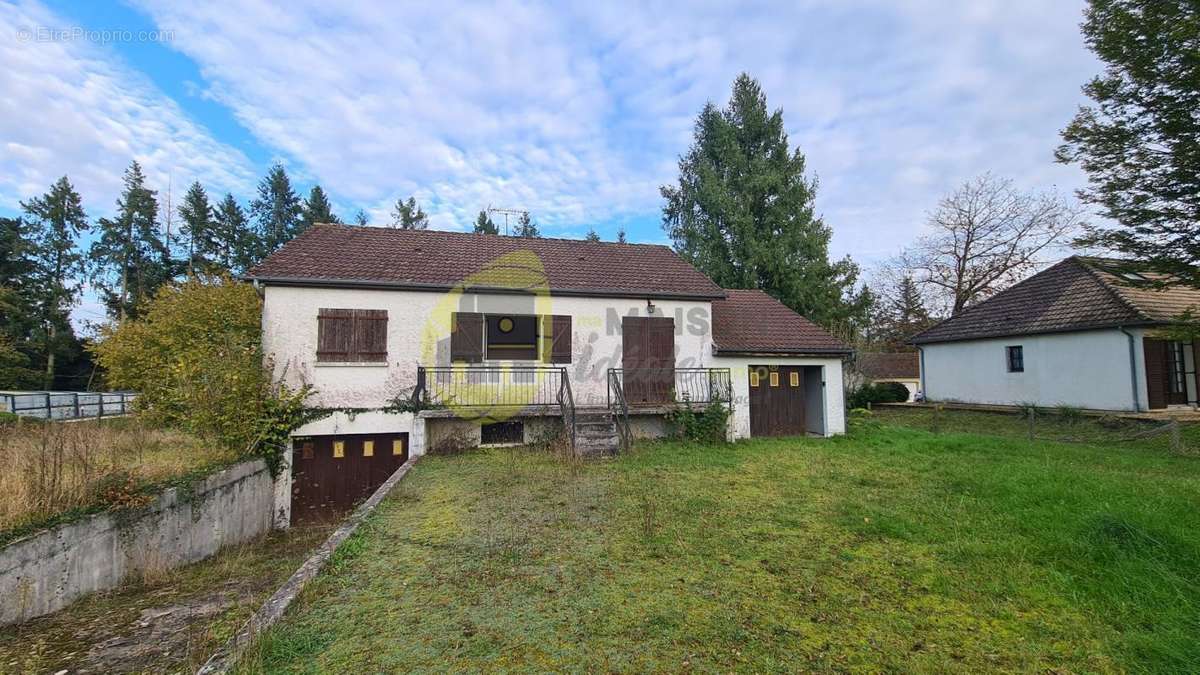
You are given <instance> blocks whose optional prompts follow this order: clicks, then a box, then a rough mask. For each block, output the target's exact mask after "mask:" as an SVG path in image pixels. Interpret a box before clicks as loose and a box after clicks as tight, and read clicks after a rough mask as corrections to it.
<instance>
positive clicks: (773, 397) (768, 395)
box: [749, 366, 805, 436]
mask: <svg viewBox="0 0 1200 675" xmlns="http://www.w3.org/2000/svg"><path fill="white" fill-rule="evenodd" d="M749 377H750V435H751V436H796V435H803V434H804V433H805V428H804V370H803V367H802V366H750V372H749Z"/></svg>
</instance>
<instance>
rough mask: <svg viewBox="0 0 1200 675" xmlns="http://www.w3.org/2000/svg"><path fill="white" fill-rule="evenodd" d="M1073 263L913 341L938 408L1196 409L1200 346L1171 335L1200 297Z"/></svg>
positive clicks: (1078, 260)
mask: <svg viewBox="0 0 1200 675" xmlns="http://www.w3.org/2000/svg"><path fill="white" fill-rule="evenodd" d="M1118 265H1119V264H1118V263H1117V262H1116V261H1113V260H1106V259H1101V258H1085V257H1078V256H1074V257H1070V258H1067V259H1066V260H1063V261H1062V262H1060V263H1058V264H1057V265H1054V266H1053V267H1050V268H1048V269H1046V270H1044V271H1042V272H1041V273H1039V274H1035V275H1034V276H1032V277H1029V278H1028V279H1026V280H1024V281H1022V282H1020V283H1018V284H1016V285H1015V286H1013V287H1011V288H1009V289H1007V290H1004V291H1002V292H1000V293H997V294H996V295H995V296H993V297H991V298H988V299H987V300H984V301H983V302H980V303H979V304H977V305H974V306H972V307H969V308H967V309H966V310H964V311H963V312H962V313H960V314H959V315H958V316H956V317H953V318H951V319H948V320H947V321H944V322H942V323H940V324H938V325H937V326H934V327H933V328H930V329H929V330H927V331H925V332H923V333H920V334H918V335H916V336H914V337H913V338H912V340H911V342H912V343H913V344H915V345H917V347H918V349H919V350H920V353H921V377H922V382H921V388H922V390H923V391H924V392H925V396H926V398H928V399H929V400H930V401H961V402H969V403H994V404H1018V403H1034V404H1037V405H1044V406H1053V405H1070V406H1075V407H1080V408H1090V409H1096V410H1128V411H1144V410H1157V409H1164V408H1168V407H1172V406H1196V402H1197V387H1198V382H1197V376H1196V364H1197V362H1198V361H1200V344H1198V343H1193V342H1191V341H1186V340H1184V341H1181V340H1172V339H1169V338H1168V337H1167V336H1166V335H1165V334H1164V333H1163V329H1165V328H1169V327H1170V326H1171V325H1173V324H1176V323H1178V319H1179V317H1180V316H1181V315H1182V314H1184V312H1185V311H1187V310H1189V309H1190V310H1192V311H1193V312H1196V311H1197V310H1200V290H1197V289H1194V288H1188V287H1181V286H1171V287H1168V288H1166V289H1164V290H1156V289H1154V288H1152V287H1151V286H1150V284H1151V283H1152V282H1154V281H1156V280H1161V276H1160V275H1155V274H1154V273H1152V272H1149V271H1143V272H1129V271H1125V269H1124V267H1121V266H1118Z"/></svg>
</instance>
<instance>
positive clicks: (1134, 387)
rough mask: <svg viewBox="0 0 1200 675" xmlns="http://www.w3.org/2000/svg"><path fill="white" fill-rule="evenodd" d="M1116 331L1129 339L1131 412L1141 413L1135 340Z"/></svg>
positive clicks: (1122, 327) (1118, 328)
mask: <svg viewBox="0 0 1200 675" xmlns="http://www.w3.org/2000/svg"><path fill="white" fill-rule="evenodd" d="M1117 330H1119V331H1121V332H1122V333H1124V334H1125V337H1127V338H1129V387H1130V392H1131V393H1132V394H1133V411H1134V412H1142V405H1141V403H1140V402H1139V400H1138V398H1139V397H1138V378H1137V349H1136V347H1135V344H1136V342H1137V338H1136V337H1135V336H1134V334H1133V333H1130V332H1129V331H1128V330H1125V327H1124V326H1117ZM922 365H924V364H922ZM924 375H925V373H924V371H922V373H921V376H922V377H924ZM922 384H924V382H922Z"/></svg>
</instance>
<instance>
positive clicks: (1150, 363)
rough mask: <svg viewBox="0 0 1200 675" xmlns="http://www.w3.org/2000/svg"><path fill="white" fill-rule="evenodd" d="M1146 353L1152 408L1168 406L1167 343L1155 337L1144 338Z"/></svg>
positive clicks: (1148, 398)
mask: <svg viewBox="0 0 1200 675" xmlns="http://www.w3.org/2000/svg"><path fill="white" fill-rule="evenodd" d="M1142 351H1143V352H1144V353H1145V355H1146V399H1147V400H1148V401H1149V404H1150V408H1151V409H1155V408H1165V407H1167V343H1166V342H1163V341H1162V340H1156V339H1154V338H1142Z"/></svg>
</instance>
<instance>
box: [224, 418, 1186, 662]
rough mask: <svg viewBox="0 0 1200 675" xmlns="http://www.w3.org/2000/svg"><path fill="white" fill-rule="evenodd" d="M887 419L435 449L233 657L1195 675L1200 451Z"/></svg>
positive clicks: (312, 660) (276, 660)
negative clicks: (582, 451)
mask: <svg viewBox="0 0 1200 675" xmlns="http://www.w3.org/2000/svg"><path fill="white" fill-rule="evenodd" d="M881 418H882V420H884V421H881ZM886 418H887V415H886V414H883V415H880V414H878V413H877V414H876V415H875V416H872V418H871V421H870V422H869V423H866V424H856V425H855V426H854V427H852V432H851V435H850V436H847V437H844V438H837V439H831V440H822V439H774V440H755V441H749V442H741V443H737V444H733V445H725V444H721V445H711V446H706V445H695V444H687V443H677V442H673V443H648V444H643V445H640V446H639V447H638V448H636V449H635V450H634V451H633V452H632V453H629V454H625V455H623V456H621V457H619V458H617V459H615V460H613V461H605V462H594V463H587V464H583V465H574V466H572V465H569V464H567V463H564V462H562V461H559V460H557V459H556V458H555V457H553V456H551V455H549V454H546V453H535V452H513V451H511V450H505V451H484V452H478V453H469V454H464V455H460V456H453V457H429V458H425V459H423V460H422V462H421V463H419V464H418V465H417V466H416V467H414V469H413V471H412V473H411V474H410V475H409V476H408V477H407V478H406V479H405V483H404V485H403V489H402V490H401V491H399V492H397V493H395V494H394V495H393V496H392V497H391V498H389V499H388V500H387V501H385V502H384V503H383V504H382V505H381V506H380V509H379V510H378V511H377V512H376V513H375V514H374V515H373V516H372V517H371V518H370V519H369V520H368V522H367V528H366V529H365V530H363V532H362V533H361V536H359V537H356V538H355V540H354V545H353V547H352V549H351V550H350V551H348V552H347V554H346V555H345V557H341V556H339V558H340V559H339V564H337V565H335V566H332V567H331V568H329V569H328V570H327V572H326V573H324V574H322V575H321V576H320V577H319V578H318V579H317V580H316V581H315V582H314V584H313V585H312V586H310V588H309V589H308V590H307V591H306V592H305V593H304V594H303V595H302V597H301V599H300V601H299V602H298V604H297V606H295V607H294V608H293V611H292V612H291V613H290V614H289V616H288V617H287V618H285V620H284V621H283V622H282V623H281V624H280V625H279V626H277V627H276V628H275V629H273V630H271V631H269V632H268V634H267V635H266V636H265V637H264V638H263V639H261V640H260V641H259V642H258V644H257V645H256V646H255V648H254V649H253V650H251V652H250V655H249V656H248V658H247V659H246V660H245V661H244V662H243V663H242V664H241V666H240V668H241V670H242V671H243V672H313V671H328V672H386V671H395V670H407V671H413V670H418V671H419V670H425V671H439V672H443V671H478V670H489V671H495V670H522V671H558V670H568V671H614V670H620V671H679V670H689V669H694V670H703V671H729V670H736V671H753V672H758V671H773V672H784V671H788V672H794V671H797V670H822V671H831V670H832V671H846V670H853V671H864V670H865V671H926V672H928V671H947V670H950V671H964V672H971V671H981V670H987V671H994V670H1008V671H1023V672H1029V671H1053V672H1071V671H1088V672H1121V671H1126V670H1139V671H1158V672H1196V671H1197V670H1200V644H1198V643H1197V641H1196V640H1195V639H1194V638H1195V635H1197V634H1200V622H1198V619H1197V617H1198V616H1200V586H1198V584H1197V581H1198V578H1197V576H1198V574H1200V573H1198V572H1197V570H1200V509H1198V508H1197V506H1198V500H1197V495H1198V494H1200V466H1198V465H1197V460H1196V459H1193V458H1189V457H1180V456H1173V455H1169V454H1166V453H1155V452H1147V451H1130V450H1128V449H1126V448H1122V447H1111V446H1104V445H1087V444H1059V443H1043V442H1037V443H1033V444H1031V443H1029V442H1028V441H1027V440H1025V439H1022V438H1019V437H1018V438H1012V439H1008V438H1000V437H991V436H983V435H977V434H963V433H957V432H954V431H951V430H949V429H947V430H946V431H944V432H943V433H941V434H932V433H929V432H927V431H923V430H918V429H906V428H898V427H895V426H891V425H888V424H887V423H886V421H885V420H886ZM953 424H956V422H953V421H949V420H948V421H947V426H951V425H953Z"/></svg>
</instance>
